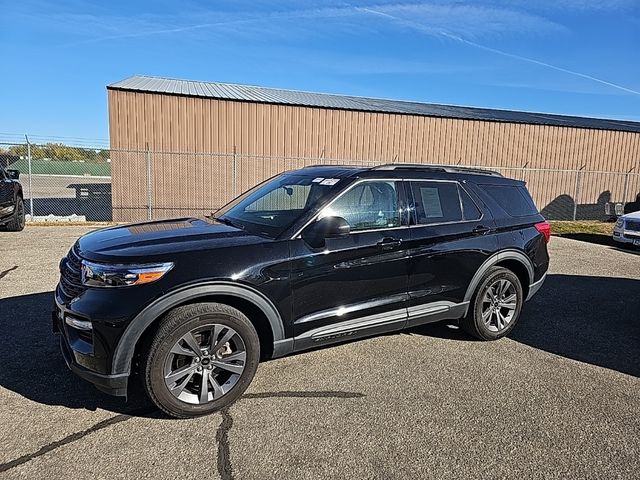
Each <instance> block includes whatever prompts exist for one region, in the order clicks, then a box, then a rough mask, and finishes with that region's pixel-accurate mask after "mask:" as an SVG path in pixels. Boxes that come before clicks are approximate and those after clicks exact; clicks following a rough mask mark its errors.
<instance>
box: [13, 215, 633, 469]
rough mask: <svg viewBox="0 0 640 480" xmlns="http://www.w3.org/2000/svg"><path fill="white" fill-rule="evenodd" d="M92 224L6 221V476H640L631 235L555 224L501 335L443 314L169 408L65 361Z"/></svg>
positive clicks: (286, 362) (270, 368) (285, 363)
mask: <svg viewBox="0 0 640 480" xmlns="http://www.w3.org/2000/svg"><path fill="white" fill-rule="evenodd" d="M89 230H90V228H87V227H27V229H26V230H25V231H23V232H21V233H17V234H16V233H0V252H1V254H0V341H1V342H2V347H1V348H0V426H1V427H0V445H1V446H2V447H1V448H0V478H36V477H37V478H47V479H58V478H74V479H83V478H104V479H113V478H154V479H160V478H168V479H169V478H171V479H172V478H198V479H209V478H211V479H215V478H223V479H230V478H236V479H261V480H262V479H271V478H279V479H288V478H291V479H307V478H371V479H377V478H447V479H451V478H519V479H521V478H545V479H548V478H562V479H565V478H607V479H608V478H638V472H639V471H640V464H639V460H638V459H639V458H640V378H639V377H640V255H639V254H637V253H634V252H631V251H624V250H619V249H615V248H611V247H606V246H600V245H593V244H589V243H585V242H579V241H575V240H568V239H563V238H553V239H552V241H551V245H550V247H551V255H552V268H551V272H550V275H549V277H548V279H547V281H546V283H545V285H544V287H543V289H542V290H541V291H540V293H539V294H538V295H537V296H536V297H534V299H533V300H532V301H531V302H529V303H528V304H527V305H526V307H525V310H524V313H523V317H522V318H521V320H520V324H519V325H518V327H517V328H516V329H515V330H514V332H513V333H512V334H511V335H510V338H507V339H503V340H501V341H497V342H491V343H484V342H477V341H473V340H471V339H470V338H468V337H466V336H465V335H463V334H462V333H461V332H460V331H458V330H456V329H453V328H449V327H447V326H446V325H441V324H437V325H429V326H424V327H421V328H419V329H414V330H411V331H406V332H402V333H399V334H394V335H387V336H383V337H378V338H372V339H368V340H363V341H359V342H353V343H348V344H344V345H340V346H337V347H333V348H328V349H323V350H317V351H313V352H309V353H304V354H299V355H296V356H291V357H287V358H283V359H278V360H273V361H270V362H266V363H263V364H262V365H261V366H260V367H259V369H258V373H257V375H256V378H255V380H254V383H253V384H252V385H251V387H250V388H249V390H248V391H247V393H246V394H245V396H244V397H243V398H242V399H241V400H240V401H239V402H237V403H236V404H234V405H233V406H232V407H231V408H230V409H228V410H227V411H224V412H222V413H219V414H215V415H212V416H209V417H205V418H199V419H196V420H181V421H179V420H171V419H168V418H166V417H163V416H162V415H161V414H160V413H158V412H157V411H156V410H154V409H152V408H150V407H149V406H147V405H145V404H144V403H141V402H133V403H129V404H127V403H124V402H123V401H121V400H119V399H113V398H111V397H109V396H106V395H104V394H101V393H100V392H98V391H97V390H95V389H94V388H93V387H92V386H90V385H88V384H86V383H84V382H83V381H81V380H80V379H78V378H76V377H75V376H73V375H72V374H71V372H69V371H68V370H67V369H66V367H65V366H64V363H63V360H62V357H61V355H60V353H59V351H58V346H57V343H56V339H55V337H54V336H53V335H52V334H51V331H50V313H49V312H50V308H51V301H52V300H51V298H52V290H53V289H54V287H55V284H56V281H57V263H58V259H59V258H60V257H61V256H63V255H64V254H65V253H66V251H67V249H68V248H69V246H70V245H71V244H72V243H73V241H74V240H75V239H76V238H77V237H78V236H79V235H81V234H83V233H85V232H87V231H89Z"/></svg>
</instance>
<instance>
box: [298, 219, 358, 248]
mask: <svg viewBox="0 0 640 480" xmlns="http://www.w3.org/2000/svg"><path fill="white" fill-rule="evenodd" d="M350 231H351V227H350V226H349V224H348V223H347V221H346V220H345V219H344V218H342V217H324V218H321V219H320V220H317V221H315V222H313V223H312V224H311V225H309V226H308V227H307V228H305V229H304V230H303V232H302V235H301V236H302V239H303V240H304V241H305V242H307V243H308V244H309V245H311V246H312V247H314V248H320V247H322V246H323V245H324V241H325V239H327V238H339V237H346V236H347V235H349V232H350Z"/></svg>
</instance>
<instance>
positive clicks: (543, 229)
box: [534, 222, 551, 243]
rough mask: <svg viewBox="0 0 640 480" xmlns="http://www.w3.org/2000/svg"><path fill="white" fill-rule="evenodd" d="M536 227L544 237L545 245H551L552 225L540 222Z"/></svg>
mask: <svg viewBox="0 0 640 480" xmlns="http://www.w3.org/2000/svg"><path fill="white" fill-rule="evenodd" d="M534 227H536V230H538V231H539V232H540V233H541V234H542V236H543V237H544V243H549V240H550V239H551V224H550V223H549V222H540V223H536V224H535V225H534Z"/></svg>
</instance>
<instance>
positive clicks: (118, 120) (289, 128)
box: [108, 90, 640, 220]
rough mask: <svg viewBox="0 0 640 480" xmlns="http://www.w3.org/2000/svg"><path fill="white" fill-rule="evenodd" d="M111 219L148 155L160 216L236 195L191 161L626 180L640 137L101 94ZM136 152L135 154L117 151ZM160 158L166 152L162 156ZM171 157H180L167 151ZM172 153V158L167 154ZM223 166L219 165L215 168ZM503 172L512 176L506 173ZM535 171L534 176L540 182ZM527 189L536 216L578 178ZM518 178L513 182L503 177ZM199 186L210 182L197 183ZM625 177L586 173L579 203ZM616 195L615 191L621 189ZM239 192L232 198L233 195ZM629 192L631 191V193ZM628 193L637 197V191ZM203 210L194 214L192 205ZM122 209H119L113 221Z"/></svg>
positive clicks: (268, 168)
mask: <svg viewBox="0 0 640 480" xmlns="http://www.w3.org/2000/svg"><path fill="white" fill-rule="evenodd" d="M108 95H109V127H110V138H111V148H112V150H114V152H113V154H112V162H113V206H114V218H116V219H126V220H132V219H138V218H143V217H141V216H140V215H139V214H137V213H136V214H134V213H132V214H130V215H129V214H126V213H125V212H126V211H128V210H131V211H132V212H133V211H134V210H136V209H139V207H140V205H145V204H146V203H147V197H146V193H145V190H144V188H141V186H143V187H144V186H145V185H146V180H145V178H146V176H145V175H146V165H145V158H144V155H145V154H144V153H142V152H143V151H144V150H147V149H148V150H149V151H151V152H154V153H153V158H154V160H153V168H154V175H153V191H154V204H157V205H158V207H159V208H161V209H162V210H163V211H164V212H165V214H166V215H178V214H186V213H188V210H189V209H190V208H191V209H192V210H193V208H192V207H194V206H196V205H202V209H206V208H207V207H208V206H211V205H214V206H219V204H220V202H224V201H225V200H227V199H229V198H230V197H231V196H232V194H233V192H232V186H231V179H230V178H229V176H230V170H229V168H223V167H225V165H227V166H228V162H229V161H230V160H229V158H230V157H224V156H220V157H212V156H210V155H209V156H206V157H205V156H198V155H187V153H194V152H195V153H227V154H228V153H231V152H233V150H234V147H235V149H236V152H237V153H238V154H240V155H242V154H255V155H264V156H274V157H307V158H319V157H322V158H329V159H350V160H357V161H361V160H364V161H372V162H391V161H396V162H425V163H447V164H460V165H486V166H494V167H496V166H501V167H516V168H520V167H524V166H525V165H526V166H527V168H542V169H560V170H576V169H580V168H582V167H584V170H595V171H613V172H627V171H629V170H630V169H631V168H632V167H636V171H638V169H639V168H638V166H639V163H640V134H638V133H632V132H619V131H608V130H590V129H579V128H568V127H555V126H544V125H526V124H515V123H498V122H485V121H474V120H458V119H446V118H433V117H422V116H411V115H397V114H385V113H369V112H355V111H342V110H329V109H322V108H311V107H294V106H283V105H268V104H256V103H247V102H233V101H225V100H216V99H206V98H195V97H182V96H176V95H161V94H149V93H139V92H127V91H116V90H109V91H108ZM120 150H136V151H140V152H141V153H139V154H130V153H128V152H119V151H120ZM157 152H167V153H164V154H159V153H157ZM171 152H184V153H185V155H180V156H178V155H175V154H173V153H171ZM170 153H171V154H170ZM252 161H255V162H256V164H255V165H253V166H252V165H249V164H240V165H239V166H238V168H241V169H242V171H241V172H238V173H241V174H242V175H241V178H242V182H241V184H240V185H239V190H240V191H241V190H244V189H246V188H248V187H250V186H251V185H253V184H255V183H258V182H259V181H261V180H263V179H264V178H267V177H269V176H271V175H273V174H274V173H276V172H277V171H279V170H281V169H285V168H296V167H298V166H302V165H301V164H300V165H297V164H296V162H295V161H284V160H282V161H276V160H274V161H272V162H269V161H268V160H262V159H260V160H256V159H253V160H252ZM218 162H220V165H218V164H217V163H218ZM505 173H506V174H509V171H506V172H505ZM542 175H543V173H540V175H539V176H542ZM544 175H545V178H536V176H535V172H529V173H528V174H527V178H525V180H527V182H528V183H529V185H530V188H531V190H532V193H533V194H534V197H535V199H536V202H537V203H538V206H539V207H540V208H541V209H542V208H544V207H545V206H546V205H548V204H549V203H550V202H553V201H554V200H555V199H557V198H558V197H559V196H561V195H568V196H572V195H574V193H575V175H573V174H570V173H567V174H562V173H558V174H557V175H553V176H549V175H548V174H546V173H544ZM511 176H517V175H511ZM203 178H208V179H211V183H207V182H202V179H203ZM623 183H624V181H623V177H622V176H620V180H618V179H617V178H616V179H615V181H612V182H611V185H614V187H610V186H608V185H609V184H607V186H604V185H600V184H599V182H598V181H597V179H594V180H593V181H591V180H589V179H588V178H587V177H586V176H585V179H584V180H583V181H582V182H581V187H580V188H581V190H582V192H581V198H585V199H593V202H594V203H595V202H596V201H597V199H598V198H599V197H600V196H601V195H602V194H603V192H605V188H607V189H609V190H611V188H613V189H615V190H616V191H612V192H611V195H610V196H611V198H612V199H613V200H615V199H616V198H617V199H618V200H620V199H621V196H622V189H623ZM618 190H620V191H618ZM240 191H238V192H237V193H240ZM631 193H632V192H629V194H631ZM633 193H634V194H635V192H633ZM198 208H200V207H198ZM118 212H119V213H118Z"/></svg>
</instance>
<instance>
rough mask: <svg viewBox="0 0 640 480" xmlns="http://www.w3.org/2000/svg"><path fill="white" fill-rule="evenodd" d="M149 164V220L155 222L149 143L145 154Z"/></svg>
mask: <svg viewBox="0 0 640 480" xmlns="http://www.w3.org/2000/svg"><path fill="white" fill-rule="evenodd" d="M144 156H145V160H146V162H147V220H153V191H152V182H151V152H149V143H147V144H146V149H145V152H144Z"/></svg>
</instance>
